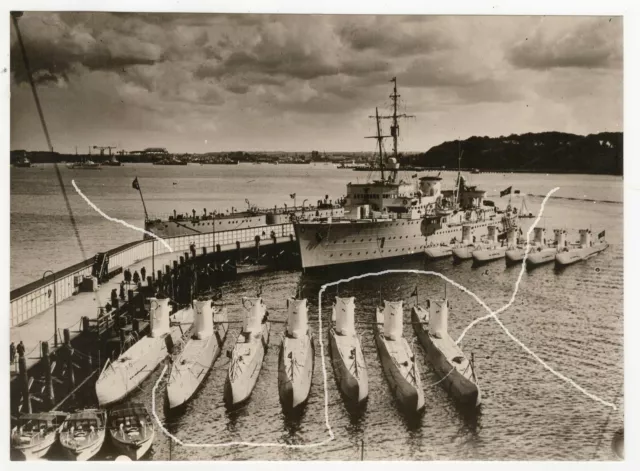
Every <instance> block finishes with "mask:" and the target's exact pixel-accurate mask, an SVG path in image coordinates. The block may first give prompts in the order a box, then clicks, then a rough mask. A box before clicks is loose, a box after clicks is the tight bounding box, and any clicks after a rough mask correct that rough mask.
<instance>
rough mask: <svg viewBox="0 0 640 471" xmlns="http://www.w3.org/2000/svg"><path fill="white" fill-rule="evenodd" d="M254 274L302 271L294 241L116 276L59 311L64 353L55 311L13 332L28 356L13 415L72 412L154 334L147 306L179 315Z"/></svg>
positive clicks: (14, 387)
mask: <svg viewBox="0 0 640 471" xmlns="http://www.w3.org/2000/svg"><path fill="white" fill-rule="evenodd" d="M152 267H153V268H154V269H155V272H153V269H152ZM247 267H248V268H249V269H248V270H246V269H247ZM251 267H260V268H261V269H263V270H276V269H283V268H286V269H292V268H298V267H299V255H298V254H297V243H296V242H295V240H294V238H293V235H289V236H288V237H279V238H278V237H276V236H275V235H274V234H272V237H271V238H270V239H266V240H262V239H261V238H260V237H259V236H255V237H254V240H253V241H251V242H249V241H243V242H241V241H236V242H235V243H234V244H226V245H224V246H222V245H219V244H218V245H216V246H215V247H214V248H213V250H208V248H207V247H200V248H199V249H197V248H196V247H195V244H192V245H191V246H190V247H189V250H188V251H183V252H180V253H179V252H177V251H174V252H170V253H165V254H161V255H154V256H153V258H152V259H150V258H146V259H144V260H141V261H137V262H135V263H133V264H131V265H129V266H126V267H122V266H118V267H117V268H118V269H117V270H109V272H110V273H107V275H106V276H105V277H104V279H103V280H102V283H100V284H98V285H97V286H95V287H94V288H93V289H92V290H91V291H89V292H80V293H78V294H76V295H75V296H72V297H70V298H69V299H67V300H64V301H62V302H60V303H58V304H57V306H56V311H57V312H56V317H57V325H58V327H59V330H60V332H59V335H58V339H60V342H59V344H58V345H57V347H56V345H55V342H54V336H53V330H54V315H53V308H50V309H47V310H45V311H44V312H42V313H40V314H38V315H36V316H34V317H32V318H30V319H29V320H28V321H26V322H24V323H22V324H20V325H18V326H16V327H13V328H12V329H11V342H14V344H15V345H18V343H19V342H20V341H21V342H22V343H23V345H24V355H19V354H17V355H16V359H15V362H14V364H12V365H11V386H10V387H11V413H12V415H13V416H15V415H18V414H20V413H26V412H27V411H48V410H53V409H54V408H60V407H62V408H64V401H67V400H68V399H70V398H72V397H73V395H74V394H75V393H76V391H77V390H78V389H79V388H80V387H81V386H83V385H84V384H87V383H88V384H92V383H93V382H94V381H95V380H96V379H97V378H98V376H99V372H100V371H101V368H102V367H103V366H104V364H105V361H106V360H107V359H111V360H113V359H115V358H117V356H118V355H119V354H120V353H121V352H122V351H124V350H126V349H127V348H129V347H130V346H131V345H132V344H133V343H135V342H136V341H137V340H138V339H139V338H141V337H143V336H144V335H146V334H147V332H148V329H149V313H148V306H146V307H145V300H146V299H147V298H149V297H152V296H155V295H157V294H159V293H163V294H165V295H167V296H168V297H169V298H170V299H171V300H172V301H173V303H174V311H175V310H178V309H179V308H180V307H181V306H184V305H187V304H190V303H191V302H192V300H193V299H194V297H196V296H198V295H199V294H202V293H206V292H211V291H212V290H216V288H217V286H219V284H220V283H221V282H223V281H227V280H229V279H233V278H234V277H237V276H242V274H243V272H244V271H245V270H246V271H248V272H252V271H253V270H251ZM127 272H128V273H142V272H144V274H145V275H146V276H145V277H146V280H142V279H140V280H139V281H138V282H137V283H133V281H131V280H130V279H129V278H128V276H125V275H126V274H127ZM85 389H87V388H85ZM91 394H93V391H91Z"/></svg>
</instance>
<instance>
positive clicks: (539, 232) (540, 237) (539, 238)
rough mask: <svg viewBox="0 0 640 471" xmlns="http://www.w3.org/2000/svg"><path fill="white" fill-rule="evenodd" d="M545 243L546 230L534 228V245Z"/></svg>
mask: <svg viewBox="0 0 640 471" xmlns="http://www.w3.org/2000/svg"><path fill="white" fill-rule="evenodd" d="M543 243H544V228H543V227H534V228H533V244H534V245H542V244H543Z"/></svg>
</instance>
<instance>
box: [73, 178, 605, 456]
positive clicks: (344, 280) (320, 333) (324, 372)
mask: <svg viewBox="0 0 640 471" xmlns="http://www.w3.org/2000/svg"><path fill="white" fill-rule="evenodd" d="M74 186H75V185H74ZM559 189H560V188H559V187H556V188H553V189H552V190H550V191H549V192H548V193H547V195H546V196H545V198H544V200H543V201H542V204H541V206H540V211H539V213H538V217H537V218H536V220H535V221H534V223H533V224H532V225H531V227H530V228H529V230H528V231H527V245H526V249H525V256H524V258H523V260H522V267H521V269H520V273H519V275H518V278H517V280H516V284H515V288H514V291H513V294H512V296H511V299H510V300H509V302H508V303H507V304H505V305H504V306H502V307H501V308H499V309H497V310H495V311H493V310H492V309H491V308H490V307H489V306H487V304H486V303H485V302H484V301H483V300H482V299H480V298H479V297H478V296H477V295H476V294H475V293H473V292H472V291H470V290H469V289H467V288H465V287H464V286H462V285H461V284H460V283H457V282H456V281H454V280H452V279H450V278H448V277H447V276H445V275H443V274H442V273H440V272H435V271H428V270H417V269H390V270H383V271H380V272H372V273H364V274H362V275H355V276H352V277H349V278H342V279H340V280H337V281H333V282H329V283H325V284H323V285H322V286H321V287H320V291H318V342H319V343H320V360H321V363H322V376H323V386H324V415H325V424H326V427H327V432H328V433H329V438H327V439H326V440H323V441H321V442H317V443H309V444H302V445H289V444H286V443H268V442H267V443H259V442H256V443H254V442H243V441H235V442H226V443H185V442H183V441H182V440H180V439H179V438H177V437H175V436H174V435H172V434H171V433H170V432H169V431H168V430H167V429H166V428H165V427H164V425H163V424H162V422H161V420H160V418H159V417H158V415H157V413H156V390H157V388H158V386H159V385H160V382H161V381H162V379H163V378H164V376H165V374H166V371H167V366H166V365H165V366H164V369H163V370H162V373H161V375H160V377H159V378H158V380H157V381H156V383H155V385H154V386H153V390H152V393H151V404H152V412H153V416H154V417H155V419H156V422H157V423H158V425H159V426H160V429H161V430H162V432H163V433H164V434H165V435H166V436H168V437H169V438H171V439H172V440H173V441H175V442H176V443H178V444H180V445H182V446H185V447H202V448H216V447H226V446H233V445H242V446H250V447H282V448H314V447H318V446H321V445H324V444H326V443H329V442H330V441H332V440H334V439H335V435H334V433H333V430H332V429H331V424H330V423H329V394H328V389H327V369H326V364H325V354H324V342H322V338H323V330H322V294H323V293H324V292H325V290H326V289H327V288H328V287H331V286H337V285H339V284H341V283H349V282H351V281H354V280H360V279H363V278H368V277H372V276H382V275H386V274H394V273H412V274H416V275H432V276H437V277H439V278H442V279H443V280H445V281H446V282H447V283H449V284H451V285H453V286H455V287H456V288H458V289H459V290H461V291H463V292H464V293H466V294H468V295H469V296H471V297H472V298H473V299H474V300H476V301H477V302H478V304H480V305H481V306H482V307H483V308H484V309H485V310H486V311H487V312H489V314H487V315H486V316H483V317H479V318H478V319H475V320H474V321H472V322H471V323H470V324H469V325H468V326H467V327H466V328H465V329H464V331H463V332H462V334H461V335H460V337H459V338H458V340H457V341H456V343H460V341H461V340H462V339H463V337H464V335H465V334H466V333H467V332H468V331H469V329H471V327H473V326H474V325H476V324H477V323H478V322H480V321H482V320H485V319H489V318H493V319H494V320H495V321H496V323H497V324H498V325H499V326H500V327H501V328H502V330H504V332H505V333H506V334H507V336H508V337H509V338H510V339H511V340H513V341H514V342H515V343H516V344H518V345H519V346H520V347H521V348H522V349H523V350H525V351H526V352H527V353H529V354H530V355H531V356H532V357H533V358H535V359H536V360H537V361H538V362H539V363H540V364H541V365H542V366H543V367H544V368H545V369H547V370H548V371H549V372H551V373H552V374H554V375H555V376H556V377H558V378H560V379H561V380H563V381H565V382H566V383H568V384H570V385H571V386H573V387H574V388H576V389H577V390H578V391H580V392H581V393H583V394H584V395H585V396H587V397H588V398H590V399H592V400H594V401H596V402H599V403H601V404H603V405H605V406H607V407H611V408H613V409H614V410H617V408H616V406H615V405H614V404H612V403H611V402H608V401H605V400H604V399H601V398H600V397H598V396H596V395H595V394H592V393H590V392H588V391H587V390H586V389H584V388H583V387H581V386H580V385H578V384H577V383H576V382H575V381H573V380H572V379H570V378H567V377H566V376H564V375H563V374H562V373H559V372H557V371H555V370H554V369H553V368H552V367H550V366H549V365H547V363H545V362H544V360H542V359H541V358H540V357H539V356H538V355H536V354H535V353H534V352H533V351H531V350H530V349H529V348H528V347H527V346H526V345H524V344H523V343H522V342H521V341H520V340H518V339H517V338H516V337H515V336H514V335H513V334H511V332H509V330H508V329H507V328H506V327H505V326H504V324H503V323H502V322H501V321H500V319H499V318H498V316H497V314H499V313H501V312H503V311H505V310H506V309H508V308H509V307H510V306H511V305H512V304H513V302H514V301H515V298H516V295H517V293H518V289H519V286H520V282H521V281H522V277H523V275H524V272H525V268H526V261H527V257H528V255H529V251H530V249H531V244H530V241H529V238H530V236H531V233H532V232H533V228H534V227H536V226H537V225H538V223H539V222H540V219H541V217H542V213H543V211H544V206H545V204H546V202H547V201H548V199H549V197H551V195H552V194H553V193H555V192H556V191H558V190H559Z"/></svg>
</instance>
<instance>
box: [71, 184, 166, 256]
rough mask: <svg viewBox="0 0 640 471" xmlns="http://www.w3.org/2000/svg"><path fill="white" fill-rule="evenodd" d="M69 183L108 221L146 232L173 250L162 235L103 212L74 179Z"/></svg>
mask: <svg viewBox="0 0 640 471" xmlns="http://www.w3.org/2000/svg"><path fill="white" fill-rule="evenodd" d="M71 184H72V185H73V188H75V190H76V192H77V193H78V194H79V195H80V196H81V197H82V199H83V200H85V201H86V202H87V204H88V205H89V206H91V207H92V208H93V210H94V211H95V212H97V213H98V214H99V215H100V216H102V217H103V218H105V219H106V220H108V221H111V222H117V223H118V224H122V225H123V226H124V227H128V228H129V229H133V230H134V231H138V232H142V233H143V234H147V235H149V236H151V237H153V238H154V239H157V240H158V241H160V242H162V244H164V246H165V247H166V248H167V250H169V252H173V249H172V248H171V246H170V245H169V244H168V243H167V241H165V240H164V239H163V238H162V237H158V236H157V235H156V234H154V233H153V232H149V231H147V230H145V229H142V228H140V227H137V226H134V225H132V224H129V223H128V222H127V221H123V220H122V219H116V218H112V217H111V216H109V215H107V214H105V213H104V212H103V211H102V210H101V209H100V208H98V207H97V206H96V205H95V204H93V203H92V202H91V200H90V199H89V198H87V197H86V196H85V194H84V193H82V191H80V188H78V186H77V185H76V182H75V180H71Z"/></svg>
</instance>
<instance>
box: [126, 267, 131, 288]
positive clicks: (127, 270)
mask: <svg viewBox="0 0 640 471" xmlns="http://www.w3.org/2000/svg"><path fill="white" fill-rule="evenodd" d="M124 281H125V283H127V284H129V283H131V272H130V271H129V269H128V268H127V269H126V270H125V271H124Z"/></svg>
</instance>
